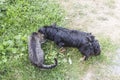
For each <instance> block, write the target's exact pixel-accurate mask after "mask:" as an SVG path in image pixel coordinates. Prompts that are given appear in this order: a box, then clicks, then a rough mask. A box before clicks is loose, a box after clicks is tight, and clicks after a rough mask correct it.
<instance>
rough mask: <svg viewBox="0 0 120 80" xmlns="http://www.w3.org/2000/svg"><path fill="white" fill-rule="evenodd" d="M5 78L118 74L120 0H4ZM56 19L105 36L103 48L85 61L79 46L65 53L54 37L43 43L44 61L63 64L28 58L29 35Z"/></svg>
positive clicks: (0, 61)
mask: <svg viewBox="0 0 120 80" xmlns="http://www.w3.org/2000/svg"><path fill="white" fill-rule="evenodd" d="M0 11H1V13H0V20H1V21H0V29H1V30H0V80H119V79H120V62H119V61H120V42H119V41H120V36H119V35H120V16H119V15H120V1H119V0H1V1H0ZM54 22H56V23H57V25H59V26H62V27H65V28H68V29H75V30H81V31H85V32H91V33H92V34H93V35H95V36H96V39H98V41H99V42H100V46H101V50H102V52H101V54H100V55H99V56H96V57H94V56H93V57H90V58H89V59H88V60H87V61H81V57H82V55H81V54H80V52H79V51H78V50H77V49H75V48H67V49H66V52H64V53H60V52H59V48H58V46H56V44H55V43H54V42H52V41H47V42H46V43H45V44H43V45H42V49H43V50H44V53H45V63H46V64H51V63H53V62H54V60H53V59H54V57H56V54H57V53H60V55H59V56H58V57H57V59H58V66H57V67H56V68H54V69H51V70H41V69H40V68H38V67H35V66H33V65H32V64H31V63H30V60H29V59H28V47H27V43H28V40H27V39H28V36H29V35H30V33H32V32H33V31H37V30H38V29H39V28H41V27H42V26H43V25H50V24H52V23H54Z"/></svg>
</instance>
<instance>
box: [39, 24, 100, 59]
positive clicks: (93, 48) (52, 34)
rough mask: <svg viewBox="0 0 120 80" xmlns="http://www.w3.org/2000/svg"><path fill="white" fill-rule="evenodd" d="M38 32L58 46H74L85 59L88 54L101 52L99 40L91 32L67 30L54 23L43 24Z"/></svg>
mask: <svg viewBox="0 0 120 80" xmlns="http://www.w3.org/2000/svg"><path fill="white" fill-rule="evenodd" d="M38 32H40V33H42V34H44V35H45V38H46V39H49V40H52V41H54V42H55V43H56V44H57V45H58V46H59V47H76V48H78V49H79V50H80V52H81V53H82V55H84V56H85V58H84V60H87V59H88V57H89V56H90V55H95V56H96V55H99V54H100V52H101V49H100V45H99V42H98V41H97V40H95V38H94V36H93V35H92V34H91V33H86V32H81V31H77V30H69V29H66V28H61V27H57V26H56V25H55V24H54V25H51V26H44V27H43V28H41V29H39V30H38Z"/></svg>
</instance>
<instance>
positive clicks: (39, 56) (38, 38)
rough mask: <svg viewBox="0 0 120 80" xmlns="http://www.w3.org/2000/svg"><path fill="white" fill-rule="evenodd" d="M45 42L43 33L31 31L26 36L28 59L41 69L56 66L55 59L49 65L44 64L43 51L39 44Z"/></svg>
mask: <svg viewBox="0 0 120 80" xmlns="http://www.w3.org/2000/svg"><path fill="white" fill-rule="evenodd" d="M44 42H45V39H44V35H43V34H41V33H39V32H33V33H32V34H31V35H30V36H29V38H28V52H29V59H30V61H31V62H32V63H33V64H34V65H36V66H37V67H40V68H42V69H52V68H54V67H56V66H57V59H56V58H54V60H55V63H54V64H51V65H45V64H44V52H43V50H42V49H41V44H42V43H44Z"/></svg>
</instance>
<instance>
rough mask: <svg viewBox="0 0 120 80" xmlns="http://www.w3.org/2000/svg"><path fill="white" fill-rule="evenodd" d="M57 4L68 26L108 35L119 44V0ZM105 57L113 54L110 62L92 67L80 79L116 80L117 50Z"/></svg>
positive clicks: (76, 0) (62, 0)
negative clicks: (62, 10)
mask: <svg viewBox="0 0 120 80" xmlns="http://www.w3.org/2000/svg"><path fill="white" fill-rule="evenodd" d="M59 3H60V4H61V6H62V7H63V9H64V10H65V11H66V13H67V16H66V18H65V20H66V21H67V25H66V26H67V27H68V28H70V29H81V30H83V31H87V32H91V33H93V34H94V35H96V36H98V35H102V36H104V37H109V38H110V39H111V41H112V42H113V43H117V44H120V0H60V1H59ZM106 55H108V53H107V52H106ZM108 57H112V58H111V59H112V60H110V61H111V63H112V64H110V65H108V64H103V63H102V64H99V65H97V66H93V68H91V69H88V70H87V71H86V72H85V74H84V75H83V77H82V78H80V80H119V79H120V49H118V50H116V52H115V53H112V54H110V55H108ZM76 75H78V76H79V74H76Z"/></svg>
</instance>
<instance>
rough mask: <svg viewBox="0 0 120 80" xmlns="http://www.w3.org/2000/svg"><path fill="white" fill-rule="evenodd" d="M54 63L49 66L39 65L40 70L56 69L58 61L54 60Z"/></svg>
mask: <svg viewBox="0 0 120 80" xmlns="http://www.w3.org/2000/svg"><path fill="white" fill-rule="evenodd" d="M54 61H55V62H54V64H51V65H45V64H42V65H41V68H42V69H52V68H54V67H56V66H57V64H58V61H57V59H56V58H54Z"/></svg>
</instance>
